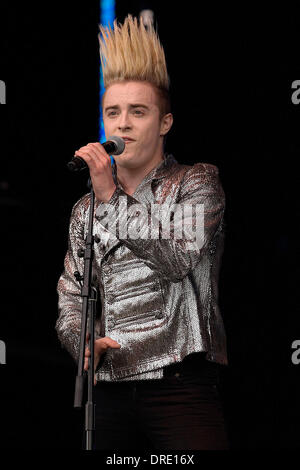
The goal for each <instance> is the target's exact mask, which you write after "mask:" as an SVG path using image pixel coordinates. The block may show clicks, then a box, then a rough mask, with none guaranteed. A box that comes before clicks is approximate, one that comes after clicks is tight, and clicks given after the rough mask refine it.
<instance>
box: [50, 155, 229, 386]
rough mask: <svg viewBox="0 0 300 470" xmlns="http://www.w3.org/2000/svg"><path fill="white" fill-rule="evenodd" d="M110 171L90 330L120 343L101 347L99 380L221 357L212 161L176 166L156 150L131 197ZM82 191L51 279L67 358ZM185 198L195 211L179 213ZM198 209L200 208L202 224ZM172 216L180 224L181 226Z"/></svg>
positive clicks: (219, 209)
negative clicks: (157, 159) (202, 355)
mask: <svg viewBox="0 0 300 470" xmlns="http://www.w3.org/2000/svg"><path fill="white" fill-rule="evenodd" d="M113 177H114V181H115V184H116V186H117V189H116V190H115V192H114V194H113V195H112V197H111V199H110V201H109V203H108V205H107V204H106V205H105V203H103V202H96V204H95V214H94V215H95V217H94V232H93V233H94V235H98V236H99V237H100V239H101V241H100V243H95V247H94V248H95V251H94V269H95V272H96V274H97V279H98V284H99V293H100V298H101V304H100V305H101V308H99V310H101V311H102V313H101V315H99V318H97V319H96V324H95V328H96V337H101V336H109V337H111V338H112V339H114V340H116V341H117V342H118V343H119V344H120V345H121V348H120V349H109V350H108V351H107V352H106V353H105V356H104V357H103V358H102V361H101V365H100V367H98V370H97V373H96V377H97V380H106V381H120V380H137V379H154V378H160V377H162V376H163V368H164V367H165V366H167V365H169V364H172V363H174V362H178V361H182V360H183V359H184V357H185V356H187V355H189V354H191V353H193V352H206V359H207V360H208V361H211V362H216V363H219V364H224V365H227V364H228V360H227V350H226V335H225V330H224V324H223V320H222V317H221V314H220V311H219V306H218V277H219V269H220V264H221V257H222V253H223V244H224V226H223V217H224V209H225V195H224V191H223V189H222V185H221V183H220V180H219V176H218V169H217V167H216V166H214V165H211V164H207V163H196V164H194V165H193V166H191V165H182V164H179V163H178V162H177V161H176V160H175V158H174V157H173V156H172V155H164V160H163V161H162V162H161V163H160V164H159V165H158V166H157V167H156V168H154V169H153V170H152V171H151V172H149V173H148V174H147V175H146V176H145V178H144V179H143V181H142V182H141V183H140V184H139V186H138V187H137V188H136V190H135V192H134V194H133V196H130V195H128V194H126V193H125V192H124V190H123V188H122V186H121V183H120V182H119V180H118V179H117V171H116V165H115V163H114V165H113ZM89 198H90V196H89V194H86V195H85V196H83V197H82V198H81V199H80V200H79V201H78V202H77V203H76V204H75V206H74V207H73V210H72V214H71V219H70V227H69V243H68V251H67V254H66V257H65V264H64V271H63V273H62V275H61V277H60V279H59V282H58V295H59V317H58V320H57V323H56V331H57V333H58V337H59V339H60V341H61V343H62V346H63V347H65V348H66V349H67V350H68V351H69V352H70V354H71V355H72V356H73V357H74V359H75V360H77V359H78V354H79V341H80V325H81V305H82V298H81V296H80V293H81V288H80V286H79V284H78V282H77V281H76V280H75V278H74V272H75V271H79V272H80V273H81V274H82V273H83V263H84V261H83V258H79V257H78V255H77V252H78V249H79V248H84V246H85V237H86V234H87V228H88V215H89V210H88V209H89V202H90V201H89ZM157 205H159V206H157ZM198 205H199V206H198ZM188 206H193V208H194V209H193V210H190V211H185V208H187V207H188ZM155 207H156V208H157V207H162V208H167V207H169V212H168V211H166V210H162V211H161V214H162V215H161V214H160V212H155V211H154V210H153V208H155ZM196 207H202V208H203V211H204V219H203V220H204V225H203V226H202V227H204V229H203V228H202V232H201V226H200V225H199V220H200V221H201V217H200V218H197V217H198V216H197V210H195V208H196ZM105 210H106V211H105ZM176 221H177V222H178V221H181V222H182V224H183V227H184V228H183V229H182V231H181V233H180V230H179V232H178V227H179V225H180V224H178V223H176ZM167 222H169V223H167ZM151 224H152V225H151ZM151 227H152V228H151ZM153 227H154V228H153ZM179 228H180V227H179ZM150 229H151V230H152V232H150ZM197 230H198V231H199V233H200V232H201V233H202V238H201V240H202V243H200V244H199V240H198V241H197V242H196V241H195V238H196V237H193V236H191V235H193V234H195V233H197ZM178 233H179V234H180V237H179V236H178ZM149 234H151V235H149ZM193 238H194V241H193Z"/></svg>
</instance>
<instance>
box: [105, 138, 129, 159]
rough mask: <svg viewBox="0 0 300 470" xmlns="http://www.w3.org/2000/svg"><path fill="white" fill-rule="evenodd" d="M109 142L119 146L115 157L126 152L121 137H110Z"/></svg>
mask: <svg viewBox="0 0 300 470" xmlns="http://www.w3.org/2000/svg"><path fill="white" fill-rule="evenodd" d="M107 140H111V141H112V142H114V143H115V144H116V146H117V149H116V151H115V152H114V155H120V154H121V153H123V152H124V149H125V142H124V140H123V139H122V138H121V137H119V136H117V135H110V136H109V137H108V139H107Z"/></svg>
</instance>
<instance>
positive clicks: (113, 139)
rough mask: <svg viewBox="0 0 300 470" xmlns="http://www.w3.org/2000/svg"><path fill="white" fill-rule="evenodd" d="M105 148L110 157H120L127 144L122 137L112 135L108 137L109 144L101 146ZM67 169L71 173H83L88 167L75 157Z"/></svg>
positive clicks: (104, 143)
mask: <svg viewBox="0 0 300 470" xmlns="http://www.w3.org/2000/svg"><path fill="white" fill-rule="evenodd" d="M101 145H102V146H103V147H104V150H105V152H106V153H107V154H108V155H120V154H121V153H123V152H124V149H125V142H124V140H123V139H121V137H118V136H116V135H111V136H110V137H108V140H107V142H103V144H101ZM67 167H68V168H69V170H70V171H81V170H85V169H86V168H88V165H87V164H86V162H85V161H84V160H83V158H80V157H73V158H72V160H71V161H70V162H69V163H68V164H67Z"/></svg>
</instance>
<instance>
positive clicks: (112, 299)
mask: <svg viewBox="0 0 300 470" xmlns="http://www.w3.org/2000/svg"><path fill="white" fill-rule="evenodd" d="M114 299H115V296H114V294H108V295H107V297H106V300H107V302H108V303H109V304H111V303H112V302H113V301H114Z"/></svg>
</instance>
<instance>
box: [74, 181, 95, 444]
mask: <svg viewBox="0 0 300 470" xmlns="http://www.w3.org/2000/svg"><path fill="white" fill-rule="evenodd" d="M88 187H89V188H90V210H89V225H88V234H87V237H86V240H85V244H86V247H85V249H79V250H78V253H77V254H78V256H79V257H80V258H83V257H84V272H83V276H82V275H80V273H79V272H78V271H76V272H75V273H74V276H75V278H76V279H77V281H79V282H80V285H81V297H82V298H83V302H82V316H81V334H80V346H79V359H78V371H77V376H76V381H75V395H74V408H81V407H82V400H83V388H84V379H85V376H86V372H85V371H84V359H85V347H86V330H87V319H88V318H89V329H88V330H89V331H88V333H89V343H88V344H89V350H90V353H91V355H90V357H89V367H88V374H87V375H88V396H87V402H86V405H85V437H86V438H85V448H86V450H92V449H93V445H94V431H95V404H94V397H93V387H94V331H95V330H94V323H95V316H96V302H97V297H98V296H97V293H98V290H97V288H96V286H95V285H94V283H95V280H94V279H93V276H92V261H93V255H94V248H93V244H94V241H96V242H98V241H100V240H99V239H98V237H94V236H93V218H94V205H95V195H94V191H93V187H92V184H91V180H90V179H89V181H88ZM81 281H83V284H82V283H81Z"/></svg>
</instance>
